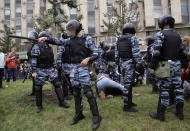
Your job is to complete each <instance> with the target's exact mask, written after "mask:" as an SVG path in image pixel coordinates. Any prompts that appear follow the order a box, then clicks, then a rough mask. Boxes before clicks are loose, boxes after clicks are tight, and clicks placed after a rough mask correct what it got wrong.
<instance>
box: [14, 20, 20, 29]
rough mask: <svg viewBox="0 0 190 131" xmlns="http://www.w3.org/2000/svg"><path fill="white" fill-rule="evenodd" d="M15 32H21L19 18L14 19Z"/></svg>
mask: <svg viewBox="0 0 190 131" xmlns="http://www.w3.org/2000/svg"><path fill="white" fill-rule="evenodd" d="M15 24H16V30H21V18H16V21H15Z"/></svg>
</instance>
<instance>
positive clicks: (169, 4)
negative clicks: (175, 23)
mask: <svg viewBox="0 0 190 131" xmlns="http://www.w3.org/2000/svg"><path fill="white" fill-rule="evenodd" d="M168 13H169V14H170V15H171V14H172V11H171V0H168Z"/></svg>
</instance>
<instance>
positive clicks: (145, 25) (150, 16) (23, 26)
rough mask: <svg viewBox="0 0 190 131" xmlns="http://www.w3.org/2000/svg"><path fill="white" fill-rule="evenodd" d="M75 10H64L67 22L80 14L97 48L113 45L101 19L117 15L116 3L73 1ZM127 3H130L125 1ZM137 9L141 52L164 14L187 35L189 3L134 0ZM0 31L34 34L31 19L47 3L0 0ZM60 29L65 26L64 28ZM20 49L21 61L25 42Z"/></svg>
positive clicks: (189, 30)
mask: <svg viewBox="0 0 190 131" xmlns="http://www.w3.org/2000/svg"><path fill="white" fill-rule="evenodd" d="M75 1H76V2H77V5H78V7H77V8H73V9H70V8H69V7H67V6H63V7H61V8H63V9H64V10H65V13H66V14H67V15H68V16H69V17H70V19H75V18H76V17H77V15H79V14H82V15H83V19H82V20H81V23H82V24H83V28H84V32H85V33H86V34H89V35H91V36H92V37H93V38H94V40H95V42H96V44H98V43H99V41H101V40H107V41H108V43H114V42H115V41H116V37H114V36H107V33H106V27H105V25H104V23H103V20H105V21H106V20H107V18H106V17H105V16H104V15H105V14H106V13H107V12H110V11H111V6H112V5H114V6H116V7H117V8H118V10H119V11H120V7H119V6H118V5H117V4H116V1H117V0H75ZM125 1H126V3H130V2H131V0H125ZM136 2H137V5H138V9H137V10H138V12H139V15H138V19H137V23H138V33H137V36H138V38H139V41H140V47H141V50H142V51H145V50H146V46H145V44H144V38H145V37H146V36H147V35H153V34H155V33H156V32H157V31H158V30H159V28H158V24H157V23H158V18H159V17H160V16H162V15H163V14H170V15H172V16H173V17H174V18H175V20H176V31H177V32H179V33H180V34H181V35H182V36H185V35H190V0H136ZM0 3H1V4H0V14H1V15H0V29H1V28H2V27H3V24H7V26H9V27H11V28H14V29H15V30H16V33H15V34H16V35H22V36H27V35H28V32H30V31H34V28H35V27H34V25H33V19H34V18H37V17H39V16H40V15H43V14H44V12H45V11H47V9H49V8H51V5H50V4H49V3H48V1H47V0H0ZM63 26H65V25H64V24H63ZM17 41H18V43H19V42H20V43H21V44H20V48H19V50H18V53H19V54H20V58H23V59H24V58H25V57H26V55H25V54H26V53H25V52H26V49H27V45H26V44H24V42H25V41H19V40H17Z"/></svg>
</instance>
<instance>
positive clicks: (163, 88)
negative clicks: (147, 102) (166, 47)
mask: <svg viewBox="0 0 190 131" xmlns="http://www.w3.org/2000/svg"><path fill="white" fill-rule="evenodd" d="M180 69H181V63H180V61H171V62H170V77H169V78H164V79H159V82H160V99H161V105H163V106H165V107H167V106H168V105H169V96H170V93H169V91H170V90H171V88H173V91H174V94H175V102H176V104H178V103H181V102H184V90H183V89H182V88H181V87H180V86H181V76H180Z"/></svg>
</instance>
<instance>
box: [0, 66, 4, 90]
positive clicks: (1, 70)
mask: <svg viewBox="0 0 190 131" xmlns="http://www.w3.org/2000/svg"><path fill="white" fill-rule="evenodd" d="M3 74H4V68H0V88H2V87H3V86H2V81H3Z"/></svg>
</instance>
